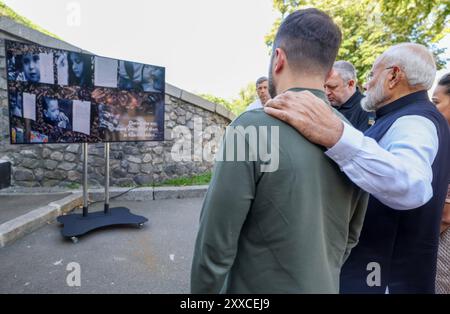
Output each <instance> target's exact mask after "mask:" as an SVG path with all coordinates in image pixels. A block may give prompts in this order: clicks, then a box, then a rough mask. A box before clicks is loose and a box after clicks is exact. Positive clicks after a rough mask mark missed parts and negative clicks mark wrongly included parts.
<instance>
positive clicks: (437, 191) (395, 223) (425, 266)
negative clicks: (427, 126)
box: [340, 91, 450, 293]
mask: <svg viewBox="0 0 450 314" xmlns="http://www.w3.org/2000/svg"><path fill="white" fill-rule="evenodd" d="M376 114H377V117H376V122H375V124H374V125H373V126H372V127H371V128H370V129H368V130H367V131H366V133H365V135H366V136H369V137H372V138H373V139H375V140H376V141H377V142H378V141H379V140H380V139H381V138H382V137H383V135H384V134H385V133H386V132H387V131H388V130H389V128H390V127H391V126H392V124H393V123H394V122H395V121H396V120H397V119H399V118H400V117H403V116H407V115H418V116H422V117H425V118H427V119H429V120H430V121H431V122H433V124H434V125H435V127H436V130H437V135H438V138H439V149H438V152H437V155H436V158H435V159H434V162H433V164H432V170H433V181H432V187H433V197H432V198H431V199H430V200H429V201H428V202H427V203H426V204H425V205H423V206H421V207H418V208H415V209H411V210H395V209H392V208H390V207H388V206H386V205H384V204H382V203H381V202H380V201H378V200H377V199H376V198H375V197H373V196H370V199H369V205H368V208H367V213H366V217H365V220H364V225H363V228H362V231H361V235H360V239H359V243H358V245H357V246H356V247H355V248H354V249H353V250H352V252H351V254H350V256H349V258H348V260H347V262H346V263H345V264H344V267H343V268H342V271H341V280H340V289H341V293H385V291H386V286H388V287H389V293H434V287H435V277H436V259H437V250H438V244H439V226H440V221H441V215H442V209H443V206H444V201H445V197H446V193H447V186H448V182H449V173H450V136H449V126H448V123H447V121H446V120H445V118H444V117H443V116H442V115H441V114H440V113H439V111H438V110H437V109H436V107H435V106H434V105H433V103H431V102H430V100H429V98H428V94H427V92H426V91H419V92H416V93H413V94H410V95H407V96H405V97H402V98H400V99H398V100H396V101H394V102H393V103H391V104H389V105H386V106H384V107H382V108H380V109H379V110H378V111H377V112H376ZM371 262H376V263H378V264H379V265H380V270H381V272H380V274H381V286H373V287H370V286H369V285H368V282H367V277H368V276H369V274H371V273H372V271H373V270H375V268H371V267H368V264H369V263H371ZM371 275H373V273H372V274H371ZM370 278H371V279H373V277H370ZM369 281H370V280H369ZM371 285H373V283H371Z"/></svg>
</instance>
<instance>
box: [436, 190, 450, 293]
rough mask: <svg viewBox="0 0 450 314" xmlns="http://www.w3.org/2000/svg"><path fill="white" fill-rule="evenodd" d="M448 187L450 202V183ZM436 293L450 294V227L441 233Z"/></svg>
mask: <svg viewBox="0 0 450 314" xmlns="http://www.w3.org/2000/svg"><path fill="white" fill-rule="evenodd" d="M448 187H449V188H448V191H447V200H446V203H450V185H449V186H448ZM436 293H439V294H450V228H448V229H447V230H445V231H444V232H443V233H442V234H441V238H440V240H439V250H438V260H437V274H436Z"/></svg>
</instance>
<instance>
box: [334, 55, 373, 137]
mask: <svg viewBox="0 0 450 314" xmlns="http://www.w3.org/2000/svg"><path fill="white" fill-rule="evenodd" d="M356 82H357V81H356V70H355V67H354V66H353V64H351V63H350V62H347V61H336V62H335V63H334V65H333V72H332V74H331V76H330V77H329V79H328V80H327V81H326V83H325V92H326V94H327V97H328V100H329V102H330V103H331V105H332V106H333V107H334V108H336V109H337V110H338V111H339V112H340V113H342V114H343V115H344V116H345V117H346V118H347V120H349V121H350V123H351V124H352V125H353V126H354V127H355V128H357V129H358V130H360V131H361V132H364V131H365V130H367V129H368V128H369V127H370V126H371V125H372V124H373V122H374V121H375V114H374V113H371V112H367V111H364V110H363V109H362V108H361V99H363V98H364V95H363V94H361V92H360V91H359V88H358V87H357V86H356Z"/></svg>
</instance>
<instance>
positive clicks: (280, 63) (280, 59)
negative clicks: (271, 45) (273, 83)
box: [272, 48, 287, 74]
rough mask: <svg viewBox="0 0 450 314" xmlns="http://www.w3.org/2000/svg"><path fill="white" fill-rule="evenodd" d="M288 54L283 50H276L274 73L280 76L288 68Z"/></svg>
mask: <svg viewBox="0 0 450 314" xmlns="http://www.w3.org/2000/svg"><path fill="white" fill-rule="evenodd" d="M286 61H287V60H286V53H285V52H284V51H283V49H281V48H277V49H275V56H274V60H273V69H272V70H273V72H274V73H276V74H279V73H280V72H281V71H282V70H283V69H284V67H285V66H286Z"/></svg>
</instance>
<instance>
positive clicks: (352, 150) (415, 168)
mask: <svg viewBox="0 0 450 314" xmlns="http://www.w3.org/2000/svg"><path fill="white" fill-rule="evenodd" d="M405 56H407V57H405ZM435 76H436V62H435V59H434V56H433V54H432V53H431V52H430V51H429V50H428V49H427V47H425V46H423V45H419V44H415V43H402V44H398V45H394V46H392V47H390V48H389V49H387V50H386V51H385V52H384V53H383V54H381V56H379V57H378V58H377V60H376V61H375V63H374V64H373V66H372V70H371V71H370V73H369V75H368V77H367V83H366V84H365V89H366V97H365V98H364V99H363V100H362V102H361V104H362V106H363V108H364V110H367V111H375V112H376V121H375V124H374V125H373V126H371V127H370V128H369V129H368V130H367V131H366V132H364V133H362V132H361V131H359V130H357V129H355V128H354V127H352V126H351V125H349V124H346V123H343V122H342V120H340V119H337V118H336V116H335V115H334V114H333V112H332V111H331V110H330V108H329V106H327V104H326V103H324V102H323V101H322V100H320V99H319V98H317V97H315V96H314V95H312V94H311V93H308V92H287V93H284V94H283V95H279V96H277V99H273V100H271V101H270V102H268V103H267V104H266V105H265V106H264V111H266V112H267V113H269V114H271V115H273V116H275V117H278V118H279V119H281V120H283V121H285V122H287V123H289V124H290V125H292V126H293V127H295V128H296V129H297V131H299V132H300V133H301V134H303V135H304V136H305V137H306V138H308V139H309V140H310V141H311V142H313V143H316V144H319V145H322V146H324V147H325V148H326V149H327V150H326V151H325V154H326V155H327V156H328V157H330V158H331V159H332V160H333V161H334V162H336V163H337V164H338V165H339V167H340V168H341V170H342V171H343V172H345V174H347V175H348V177H349V178H350V180H352V181H353V182H354V183H356V184H357V185H358V186H359V187H361V188H362V189H363V190H365V191H367V192H369V193H370V194H371V196H370V199H369V206H368V208H367V214H366V218H365V220H364V225H363V229H362V231H361V237H360V239H359V243H358V245H357V246H356V247H355V248H354V249H353V250H352V253H351V254H350V257H349V258H348V260H347V262H346V263H345V264H344V267H343V268H342V272H341V292H343V293H385V292H387V291H388V292H389V293H435V283H436V261H437V253H438V246H439V227H440V221H441V215H442V208H443V206H444V203H445V198H446V195H447V184H448V180H449V178H448V175H449V172H450V163H449V160H450V134H449V127H448V123H447V121H446V120H445V118H444V117H443V116H442V114H441V113H440V112H439V111H438V110H437V108H436V106H435V105H434V104H433V103H432V102H431V101H430V99H429V96H428V92H427V91H428V90H429V89H430V88H431V86H432V85H433V82H434V79H435Z"/></svg>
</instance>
